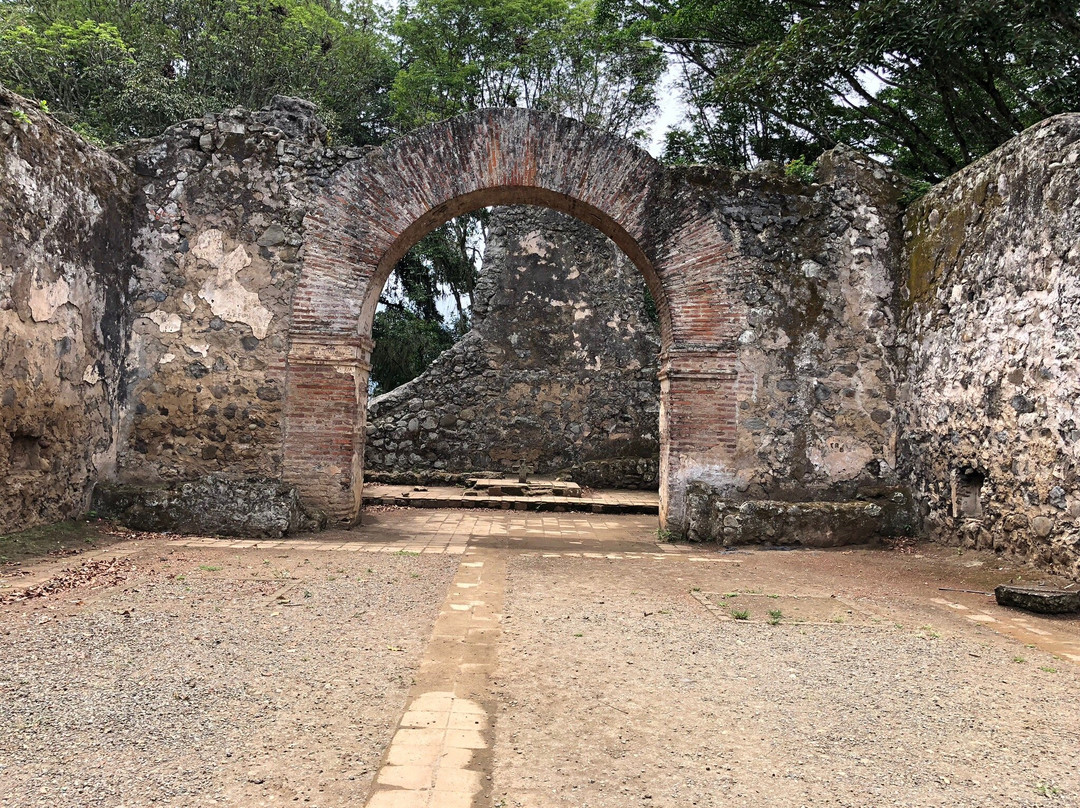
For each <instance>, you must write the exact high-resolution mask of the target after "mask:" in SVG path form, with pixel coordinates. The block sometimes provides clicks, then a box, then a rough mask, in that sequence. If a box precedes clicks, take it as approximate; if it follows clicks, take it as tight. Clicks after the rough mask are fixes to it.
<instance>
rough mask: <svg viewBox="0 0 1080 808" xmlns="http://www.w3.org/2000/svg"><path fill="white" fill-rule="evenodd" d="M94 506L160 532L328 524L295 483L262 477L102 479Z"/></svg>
mask: <svg viewBox="0 0 1080 808" xmlns="http://www.w3.org/2000/svg"><path fill="white" fill-rule="evenodd" d="M92 507H93V509H94V511H96V512H97V514H98V516H102V517H105V518H108V519H115V520H116V521H118V522H120V523H121V524H123V525H125V526H127V527H129V528H133V529H135V530H147V531H155V532H169V533H191V534H201V535H212V536H247V537H253V538H262V537H266V536H271V537H281V536H285V535H286V534H289V533H301V532H308V531H314V530H321V529H322V528H323V527H325V526H326V516H325V514H322V513H320V512H318V511H314V510H312V509H310V508H308V507H307V506H305V505H304V504H303V503H302V502H301V501H300V496H299V494H298V493H297V490H296V488H294V487H292V486H290V485H286V484H285V483H282V482H280V481H277V480H268V479H263V478H258V477H254V478H248V479H232V478H228V477H225V476H222V475H209V476H206V477H201V478H199V479H196V480H187V481H183V482H177V483H175V484H173V485H154V486H139V485H117V484H98V485H97V487H96V488H95V489H94V497H93V505H92Z"/></svg>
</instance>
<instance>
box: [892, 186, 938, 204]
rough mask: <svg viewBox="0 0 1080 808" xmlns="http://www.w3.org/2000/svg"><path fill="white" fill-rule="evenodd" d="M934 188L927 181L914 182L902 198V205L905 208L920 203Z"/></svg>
mask: <svg viewBox="0 0 1080 808" xmlns="http://www.w3.org/2000/svg"><path fill="white" fill-rule="evenodd" d="M933 187H934V186H933V185H932V184H931V183H929V182H927V181H926V180H912V181H911V183H910V184H909V185H908V187H907V189H906V190H905V191H904V193H903V194H902V195H901V197H900V204H901V205H903V206H905V207H906V206H907V205H910V204H911V203H913V202H918V201H919V200H920V199H922V198H923V197H924V196H926V192H927V191H929V190H930V189H931V188H933Z"/></svg>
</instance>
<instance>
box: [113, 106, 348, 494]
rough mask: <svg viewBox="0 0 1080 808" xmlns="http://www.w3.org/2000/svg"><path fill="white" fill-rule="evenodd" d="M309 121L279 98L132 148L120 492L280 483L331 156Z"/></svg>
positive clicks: (125, 153)
mask: <svg viewBox="0 0 1080 808" xmlns="http://www.w3.org/2000/svg"><path fill="white" fill-rule="evenodd" d="M324 137H325V129H324V128H323V127H322V125H321V124H320V123H319V121H318V120H317V119H316V118H315V111H314V107H313V106H312V105H310V104H308V103H307V102H303V101H298V100H296V99H287V98H277V99H275V100H274V103H273V104H272V105H270V107H268V108H267V109H265V110H262V111H259V112H251V111H248V110H240V109H238V110H227V111H225V112H223V113H220V114H214V115H207V116H206V117H205V118H202V119H199V120H193V121H186V122H184V123H180V124H177V125H176V126H173V127H171V128H170V129H168V130H167V131H166V132H165V133H163V134H162V135H161V136H159V137H156V138H153V139H150V140H143V141H136V142H133V143H129V144H127V145H125V146H124V148H123V149H121V150H120V152H119V156H120V158H121V159H122V160H124V161H125V162H126V163H128V165H129V166H130V168H131V170H132V172H133V173H134V174H136V175H137V177H138V202H137V211H138V214H139V220H140V226H139V230H138V233H137V238H136V248H137V250H138V252H139V254H140V256H141V259H142V260H141V263H140V267H139V271H138V274H137V276H136V279H135V289H136V291H135V294H134V300H133V320H134V323H133V327H132V336H131V350H130V354H129V358H128V363H127V368H126V371H127V387H128V401H127V407H126V409H125V412H124V418H123V423H122V428H123V433H124V437H125V439H124V442H123V444H122V446H121V451H120V456H119V466H118V478H119V480H120V481H121V482H125V483H142V484H149V483H156V482H159V481H170V480H189V479H194V478H197V477H203V476H205V475H209V474H214V473H219V472H224V473H227V474H231V475H233V476H248V475H257V476H263V477H269V478H278V477H280V475H281V442H282V423H281V411H282V395H283V390H284V386H283V377H284V374H285V355H286V353H287V350H288V345H287V340H288V331H289V324H290V309H291V305H292V295H293V291H294V287H295V283H296V277H297V274H298V268H299V265H300V260H299V257H298V253H299V249H300V246H301V244H302V243H303V219H304V215H305V212H306V205H307V202H308V200H309V199H310V197H311V194H312V191H311V188H312V186H317V184H318V182H319V181H320V179H321V178H322V177H324V176H328V175H329V174H330V173H331V172H332V171H333V170H334V169H336V168H337V167H338V166H339V165H341V163H342V162H344V161H346V160H348V159H350V157H351V158H355V157H357V156H358V155H359V152H358V151H356V150H352V149H348V150H344V149H342V150H328V149H326V148H325V144H324V142H323V140H324Z"/></svg>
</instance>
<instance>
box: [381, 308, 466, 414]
mask: <svg viewBox="0 0 1080 808" xmlns="http://www.w3.org/2000/svg"><path fill="white" fill-rule="evenodd" d="M371 335H372V337H373V338H374V340H375V349H374V351H373V352H372V356H371V380H372V382H373V383H374V384H375V388H374V390H373V393H374V394H375V395H378V394H379V393H385V392H386V391H388V390H393V389H394V388H395V387H397V386H398V385H401V384H404V383H405V382H407V381H409V380H411V379H414V378H416V377H417V376H418V375H420V373H421V372H422V371H423V370H424V368H426V367H427V366H428V365H430V364H431V363H432V362H433V361H434V360H435V358H436V357H437V356H438V355H439V354H440V353H442V352H443V351H445V350H446V349H447V348H449V347H450V346H451V345H453V344H454V336H453V334H452V333H451V332H450V331H449V330H448V329H447V328H446V327H445V326H443V324H442V323H441V322H439V321H437V320H430V319H424V318H423V317H421V316H419V315H417V314H415V313H414V312H412V311H410V310H409V309H407V308H404V307H390V308H386V309H384V310H382V311H380V312H378V313H376V315H375V322H374V325H373V327H372V331H371Z"/></svg>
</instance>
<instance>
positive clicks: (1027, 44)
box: [601, 0, 1080, 180]
mask: <svg viewBox="0 0 1080 808" xmlns="http://www.w3.org/2000/svg"><path fill="white" fill-rule="evenodd" d="M1078 6H1080V0H1026V1H1024V2H1017V0H603V6H602V8H601V18H602V20H603V21H604V24H605V26H606V27H608V28H617V29H621V30H630V31H633V32H635V34H636V35H637V36H639V37H642V38H650V39H656V40H658V41H660V42H663V43H664V45H665V47H666V48H668V49H669V50H670V51H671V52H672V53H673V54H675V55H676V56H677V57H678V58H679V59H680V60H681V61H682V63H683V65H684V77H683V90H684V93H685V95H686V97H687V101H688V104H689V108H690V115H689V118H690V125H689V127H687V128H685V129H682V130H679V131H677V132H675V133H673V134H672V135H671V136H670V137H669V141H668V146H669V149H668V153H669V154H670V156H671V157H672V158H674V159H683V160H704V161H710V162H722V163H726V164H729V165H736V166H740V165H747V164H750V163H753V162H755V161H757V160H764V159H778V160H790V159H792V158H794V157H796V156H799V155H802V154H809V155H810V156H814V155H816V153H818V152H820V151H822V150H824V149H827V148H830V147H832V146H834V145H836V144H837V143H840V142H846V143H849V144H851V145H854V146H857V147H859V148H862V149H864V150H866V151H868V152H871V153H876V154H881V155H884V156H886V157H887V158H889V159H890V160H891V161H892V162H893V164H894V165H895V166H896V167H897V168H898V169H900V170H901V171H904V172H907V173H909V174H911V175H912V176H915V177H920V178H923V179H930V180H935V179H939V178H941V177H943V176H945V175H947V174H949V173H952V172H954V171H955V170H957V169H958V168H959V167H961V166H963V165H965V164H966V163H968V162H970V161H971V160H973V159H975V158H976V157H979V156H980V155H982V154H985V153H986V152H988V151H990V150H991V149H993V148H995V147H996V146H998V145H1000V144H1001V143H1002V142H1004V141H1005V140H1007V139H1008V138H1010V137H1012V136H1013V135H1015V134H1016V133H1018V132H1020V131H1021V130H1022V129H1024V128H1025V127H1026V126H1029V125H1031V124H1033V123H1035V122H1037V121H1038V120H1040V119H1041V118H1044V117H1046V116H1047V115H1050V114H1054V113H1056V112H1063V111H1067V110H1070V109H1077V108H1080V58H1078V52H1080V10H1078Z"/></svg>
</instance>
